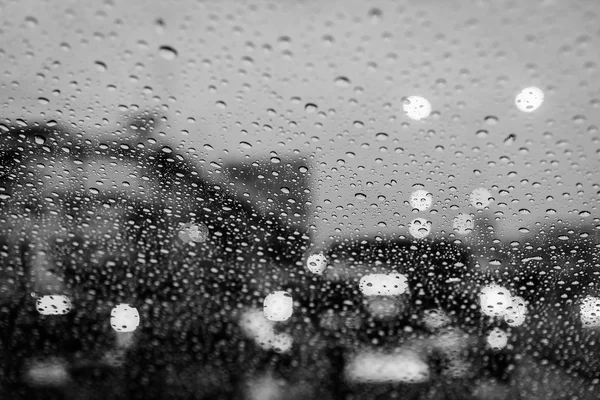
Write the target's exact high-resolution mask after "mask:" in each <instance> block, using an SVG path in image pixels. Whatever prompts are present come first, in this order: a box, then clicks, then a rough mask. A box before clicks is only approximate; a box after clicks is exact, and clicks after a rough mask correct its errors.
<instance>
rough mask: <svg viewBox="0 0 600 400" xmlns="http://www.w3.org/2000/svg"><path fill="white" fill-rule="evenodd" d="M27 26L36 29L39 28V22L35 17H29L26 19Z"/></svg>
mask: <svg viewBox="0 0 600 400" xmlns="http://www.w3.org/2000/svg"><path fill="white" fill-rule="evenodd" d="M25 24H26V25H27V27H28V28H35V27H37V26H38V20H37V19H36V18H35V17H32V16H27V17H25Z"/></svg>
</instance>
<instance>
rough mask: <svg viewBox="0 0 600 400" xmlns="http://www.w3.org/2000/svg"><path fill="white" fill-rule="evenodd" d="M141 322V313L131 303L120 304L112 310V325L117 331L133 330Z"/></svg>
mask: <svg viewBox="0 0 600 400" xmlns="http://www.w3.org/2000/svg"><path fill="white" fill-rule="evenodd" d="M139 324H140V313H139V312H138V310H137V308H135V307H131V306H130V305H129V304H119V305H117V306H115V307H114V308H113V309H112V311H111V312H110V326H111V327H112V328H113V329H114V330H115V331H117V332H133V331H135V330H136V329H137V327H138V326H139Z"/></svg>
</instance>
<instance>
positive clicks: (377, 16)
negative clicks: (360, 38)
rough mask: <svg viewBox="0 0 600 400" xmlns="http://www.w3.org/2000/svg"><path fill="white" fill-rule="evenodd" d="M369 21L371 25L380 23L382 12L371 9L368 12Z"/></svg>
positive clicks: (377, 9)
mask: <svg viewBox="0 0 600 400" xmlns="http://www.w3.org/2000/svg"><path fill="white" fill-rule="evenodd" d="M368 16H369V19H370V20H371V22H373V23H379V21H381V17H382V16H383V12H382V11H381V10H380V9H379V8H375V7H373V8H371V9H370V10H369V12H368Z"/></svg>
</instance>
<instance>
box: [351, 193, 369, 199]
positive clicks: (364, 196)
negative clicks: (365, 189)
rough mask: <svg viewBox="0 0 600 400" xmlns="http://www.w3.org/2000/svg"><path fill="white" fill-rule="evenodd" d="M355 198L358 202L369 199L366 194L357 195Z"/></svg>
mask: <svg viewBox="0 0 600 400" xmlns="http://www.w3.org/2000/svg"><path fill="white" fill-rule="evenodd" d="M354 197H356V198H357V199H358V200H365V199H366V198H367V195H366V194H364V193H355V194H354Z"/></svg>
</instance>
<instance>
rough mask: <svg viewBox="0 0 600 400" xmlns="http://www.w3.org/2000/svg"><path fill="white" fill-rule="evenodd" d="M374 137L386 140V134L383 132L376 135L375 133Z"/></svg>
mask: <svg viewBox="0 0 600 400" xmlns="http://www.w3.org/2000/svg"><path fill="white" fill-rule="evenodd" d="M375 138H376V139H377V140H379V141H384V140H387V138H388V134H387V133H385V132H379V133H378V134H377V135H375Z"/></svg>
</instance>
